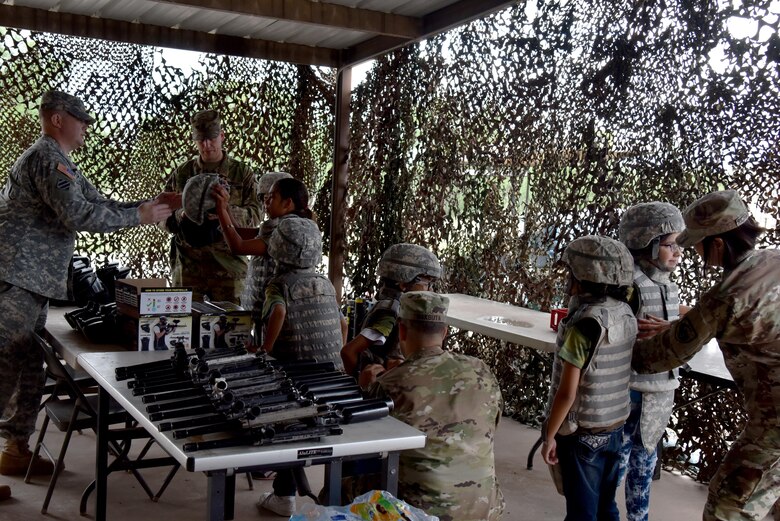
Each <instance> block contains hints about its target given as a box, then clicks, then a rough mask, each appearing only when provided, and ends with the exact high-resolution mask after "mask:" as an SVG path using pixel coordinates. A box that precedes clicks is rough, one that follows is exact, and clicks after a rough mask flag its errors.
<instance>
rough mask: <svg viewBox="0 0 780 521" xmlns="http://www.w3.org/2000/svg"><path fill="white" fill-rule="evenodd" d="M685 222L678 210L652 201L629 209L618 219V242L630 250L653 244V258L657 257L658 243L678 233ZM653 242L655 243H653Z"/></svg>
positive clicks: (669, 205)
mask: <svg viewBox="0 0 780 521" xmlns="http://www.w3.org/2000/svg"><path fill="white" fill-rule="evenodd" d="M684 229H685V221H683V216H682V214H681V213H680V210H679V209H678V208H677V207H676V206H674V205H673V204H669V203H661V202H658V201H653V202H650V203H640V204H636V205H634V206H632V207H630V208H629V209H628V210H626V212H625V213H624V214H623V217H622V218H621V219H620V226H619V228H618V235H619V237H620V242H622V243H623V244H625V245H626V246H628V247H629V248H630V249H632V250H641V249H642V248H646V247H647V246H649V245H651V244H653V253H652V256H653V258H654V259H655V258H657V257H658V241H657V240H656V239H659V238H660V237H661V236H663V235H668V234H670V233H680V232H682V231H683V230H684ZM654 241H655V243H654Z"/></svg>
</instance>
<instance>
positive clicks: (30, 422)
mask: <svg viewBox="0 0 780 521" xmlns="http://www.w3.org/2000/svg"><path fill="white" fill-rule="evenodd" d="M47 312H48V299H47V298H46V297H44V296H41V295H38V294H36V293H31V292H29V291H27V290H24V289H22V288H19V287H17V286H13V285H11V284H8V283H6V282H0V410H2V420H1V421H0V436H2V437H3V438H6V439H13V440H19V441H23V442H27V440H28V439H29V437H30V435H32V433H33V432H34V431H35V419H36V418H37V417H38V407H39V405H40V403H41V395H42V394H43V383H44V376H45V373H44V369H43V355H42V354H41V352H40V350H39V349H38V346H37V345H35V343H34V342H33V339H32V333H33V331H37V330H40V329H43V327H44V326H45V325H46V313H47Z"/></svg>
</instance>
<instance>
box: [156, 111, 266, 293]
mask: <svg viewBox="0 0 780 521" xmlns="http://www.w3.org/2000/svg"><path fill="white" fill-rule="evenodd" d="M191 123H192V139H193V141H194V142H195V145H196V146H197V147H198V152H199V154H198V156H197V157H194V158H192V159H190V160H189V161H187V162H185V163H184V164H182V165H180V166H179V167H177V168H176V171H175V172H174V173H173V175H172V176H171V178H170V179H169V180H168V183H167V186H166V190H171V191H175V192H179V193H181V192H183V191H184V187H185V186H186V184H187V181H188V180H189V179H190V178H192V177H194V176H196V175H198V174H202V173H216V174H218V175H219V176H220V178H222V180H223V182H225V183H227V184H228V185H229V186H230V212H231V214H232V216H233V217H234V219H235V220H236V222H237V223H239V224H240V226H242V227H255V226H257V225H258V223H259V222H260V204H259V203H258V201H257V186H256V185H257V182H256V181H255V176H254V174H253V172H252V170H251V169H250V168H249V166H247V165H246V164H244V163H242V162H241V161H238V160H237V159H235V158H233V157H231V156H229V155H228V154H227V152H225V151H224V150H223V148H222V142H223V141H224V139H225V134H224V132H223V131H222V127H221V123H220V117H219V113H217V111H215V110H204V111H201V112H198V113H197V114H195V115H194V116H193V117H192V121H191ZM194 217H195V216H187V215H186V213H185V211H184V209H181V210H177V211H176V213H175V214H174V215H173V216H171V217H170V218H169V219H168V220H167V221H166V222H165V229H166V230H168V231H169V232H171V233H172V234H173V237H171V279H172V282H173V284H174V285H176V286H191V287H192V288H193V298H195V299H197V300H202V299H203V296H204V295H206V296H208V298H209V299H210V300H214V301H220V300H221V301H229V302H234V303H238V300H239V296H240V295H241V291H242V287H243V281H244V278H245V277H246V270H247V261H246V258H244V257H242V256H239V255H233V254H232V253H230V249H229V248H228V246H227V244H226V243H225V241H224V239H223V238H222V233H221V232H220V230H219V221H218V220H217V218H216V215H213V214H210V215H208V216H207V218H206V219H205V221H204V222H202V223H201V224H198V223H197V221H198V219H194Z"/></svg>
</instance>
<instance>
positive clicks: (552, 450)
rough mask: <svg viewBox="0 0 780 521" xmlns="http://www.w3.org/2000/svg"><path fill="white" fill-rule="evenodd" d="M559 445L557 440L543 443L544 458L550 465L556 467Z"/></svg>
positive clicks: (553, 439)
mask: <svg viewBox="0 0 780 521" xmlns="http://www.w3.org/2000/svg"><path fill="white" fill-rule="evenodd" d="M557 449H558V444H557V442H556V441H555V438H552V439H551V440H549V441H545V442H544V443H542V458H543V459H544V462H545V463H547V464H548V465H556V464H557V463H558V450H557Z"/></svg>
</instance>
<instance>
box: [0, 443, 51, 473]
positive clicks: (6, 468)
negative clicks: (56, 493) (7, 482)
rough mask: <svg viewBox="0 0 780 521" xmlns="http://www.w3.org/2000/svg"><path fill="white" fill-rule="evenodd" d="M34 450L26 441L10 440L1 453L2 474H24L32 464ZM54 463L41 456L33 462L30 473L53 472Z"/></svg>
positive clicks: (0, 470)
mask: <svg viewBox="0 0 780 521" xmlns="http://www.w3.org/2000/svg"><path fill="white" fill-rule="evenodd" d="M31 458H32V452H31V451H30V449H29V447H27V443H26V442H22V441H13V440H8V441H7V442H6V443H5V450H4V451H3V453H2V454H0V474H2V475H3V476H24V475H25V474H26V473H27V467H29V466H30V459H31ZM53 471H54V464H53V463H52V462H51V461H49V460H46V459H43V458H41V457H40V456H38V457H36V458H35V460H34V461H33V464H32V469H31V472H30V474H31V475H33V476H37V475H46V474H49V475H50V474H51V473H52V472H53Z"/></svg>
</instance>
